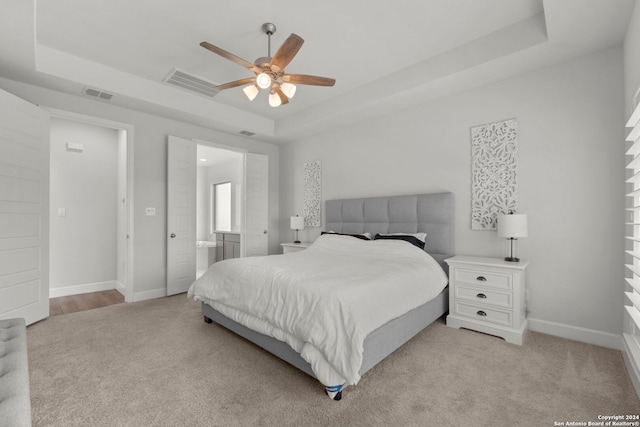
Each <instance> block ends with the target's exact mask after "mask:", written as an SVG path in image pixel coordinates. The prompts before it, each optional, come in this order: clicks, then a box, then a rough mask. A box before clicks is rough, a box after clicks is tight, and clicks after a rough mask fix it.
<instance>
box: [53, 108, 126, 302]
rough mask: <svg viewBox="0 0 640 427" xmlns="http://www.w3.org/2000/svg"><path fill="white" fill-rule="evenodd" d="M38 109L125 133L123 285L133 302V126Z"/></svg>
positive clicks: (92, 117)
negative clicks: (125, 209)
mask: <svg viewBox="0 0 640 427" xmlns="http://www.w3.org/2000/svg"><path fill="white" fill-rule="evenodd" d="M40 107H41V108H42V109H44V110H46V111H48V112H49V114H50V115H51V117H53V118H59V119H65V120H72V121H77V122H81V123H86V124H90V125H94V126H100V127H107V128H111V129H116V130H123V131H126V133H127V165H126V167H127V171H126V181H127V182H126V188H127V189H126V196H125V197H126V198H127V201H126V203H127V211H126V216H125V229H126V231H127V236H129V238H128V239H127V240H126V244H125V251H126V254H125V255H124V257H123V258H124V260H125V267H124V269H125V283H123V285H124V300H125V302H133V301H134V292H133V291H134V283H133V277H134V276H133V272H134V268H133V265H134V251H133V248H134V246H133V239H134V236H133V233H134V227H133V218H134V206H133V205H134V199H133V195H134V194H133V188H134V185H133V184H134V174H133V165H134V162H133V154H134V149H133V148H134V147H133V146H134V139H135V138H134V126H133V125H130V124H127V123H121V122H116V121H112V120H107V119H103V118H100V117H94V116H87V115H85V114H80V113H74V112H71V111H66V110H60V109H57V108H51V107H47V106H43V105H40Z"/></svg>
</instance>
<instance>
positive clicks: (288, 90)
mask: <svg viewBox="0 0 640 427" xmlns="http://www.w3.org/2000/svg"><path fill="white" fill-rule="evenodd" d="M280 88H281V89H282V92H283V93H284V94H285V95H287V98H289V99H291V98H293V96H294V95H295V94H296V85H294V84H291V83H286V82H285V83H282V84H281V85H280Z"/></svg>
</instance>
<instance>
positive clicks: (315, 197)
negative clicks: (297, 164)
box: [302, 160, 322, 227]
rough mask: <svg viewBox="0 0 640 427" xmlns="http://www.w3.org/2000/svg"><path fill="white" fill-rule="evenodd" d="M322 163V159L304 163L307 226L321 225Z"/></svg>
mask: <svg viewBox="0 0 640 427" xmlns="http://www.w3.org/2000/svg"><path fill="white" fill-rule="evenodd" d="M321 199H322V164H321V162H320V160H315V161H313V162H307V163H305V164H304V197H303V200H302V201H303V215H304V226H305V227H320V215H321V207H322V206H321Z"/></svg>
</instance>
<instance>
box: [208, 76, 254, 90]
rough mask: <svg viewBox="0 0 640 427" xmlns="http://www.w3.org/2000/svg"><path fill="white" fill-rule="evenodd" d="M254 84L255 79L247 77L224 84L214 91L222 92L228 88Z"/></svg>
mask: <svg viewBox="0 0 640 427" xmlns="http://www.w3.org/2000/svg"><path fill="white" fill-rule="evenodd" d="M255 82H256V78H255V77H248V78H246V79H242V80H236V81H233V82H229V83H225V84H223V85H219V86H216V87H215V88H214V89H217V90H224V89H229V88H232V87H237V86H244V85H248V84H249V83H255Z"/></svg>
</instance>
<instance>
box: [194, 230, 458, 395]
mask: <svg viewBox="0 0 640 427" xmlns="http://www.w3.org/2000/svg"><path fill="white" fill-rule="evenodd" d="M446 285H447V276H446V274H445V272H444V271H443V270H442V268H441V267H440V265H438V263H437V262H436V261H435V260H434V259H433V258H432V257H431V256H430V255H428V254H427V253H426V252H424V251H423V250H420V249H418V248H416V247H415V246H413V245H411V244H409V243H407V242H403V241H395V240H376V241H364V240H359V239H356V238H354V237H350V236H335V235H334V236H328V235H323V236H320V237H319V238H318V239H317V240H316V241H315V242H314V243H313V245H311V246H310V247H309V248H307V249H305V250H304V251H300V252H294V253H289V254H285V255H271V256H263V257H247V258H241V259H231V260H225V261H221V262H217V263H215V264H213V265H212V266H211V268H209V270H207V272H206V273H205V274H204V275H203V276H202V277H200V279H198V280H197V281H195V282H194V283H193V284H192V285H191V287H190V288H189V293H188V295H189V297H191V298H194V299H196V300H200V301H203V302H205V303H207V304H209V305H210V306H211V307H213V308H214V309H215V310H217V311H219V312H220V313H222V314H224V315H225V316H227V317H229V318H230V319H232V320H235V321H236V322H238V323H240V324H242V325H244V326H246V327H248V328H251V329H253V330H255V331H258V332H260V333H262V334H265V335H269V336H272V337H274V338H276V339H278V340H281V341H284V342H286V343H288V344H289V345H290V346H291V347H292V348H293V349H294V350H296V351H297V352H298V353H300V354H301V356H302V358H303V359H304V360H306V361H307V362H309V363H310V364H311V367H312V369H313V372H314V373H315V375H316V377H317V378H318V380H320V382H322V383H323V384H324V385H339V384H345V385H350V384H356V383H357V382H358V380H359V379H360V374H359V370H360V367H361V365H362V355H363V347H364V340H365V338H366V337H367V335H369V334H370V333H371V332H373V331H374V330H375V329H377V328H378V327H380V326H382V325H383V324H385V323H387V322H388V321H390V320H392V319H395V318H397V317H399V316H401V315H403V314H404V313H407V312H408V311H410V310H412V309H414V308H416V307H418V306H420V305H422V304H424V303H426V302H427V301H430V300H431V299H433V298H435V297H436V296H437V295H438V294H439V293H440V292H441V291H442V290H443V289H444V287H445V286H446Z"/></svg>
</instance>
